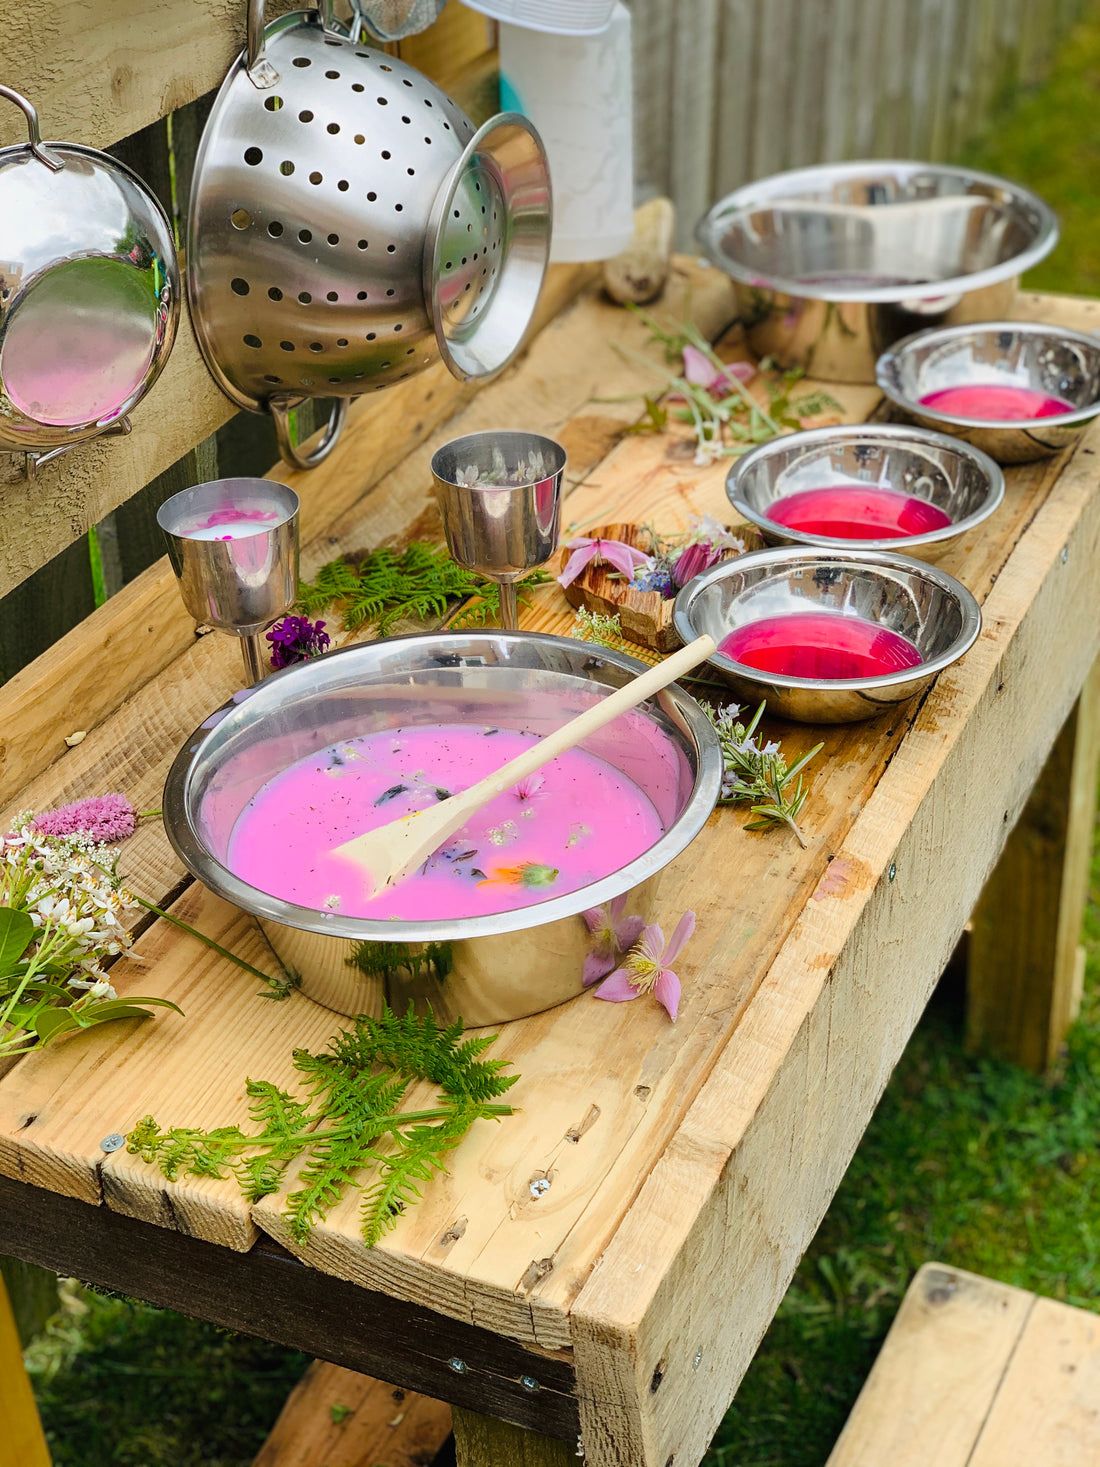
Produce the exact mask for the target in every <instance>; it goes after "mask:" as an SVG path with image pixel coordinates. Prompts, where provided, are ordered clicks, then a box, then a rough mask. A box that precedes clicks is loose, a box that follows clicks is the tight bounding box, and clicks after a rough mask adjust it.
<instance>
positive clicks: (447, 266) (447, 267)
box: [443, 260, 451, 270]
mask: <svg viewBox="0 0 1100 1467" xmlns="http://www.w3.org/2000/svg"><path fill="white" fill-rule="evenodd" d="M443 268H444V270H449V269H450V268H451V261H450V260H448V261H447V263H446V264H445V265H444V266H443Z"/></svg>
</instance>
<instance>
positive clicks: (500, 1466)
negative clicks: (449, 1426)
mask: <svg viewBox="0 0 1100 1467" xmlns="http://www.w3.org/2000/svg"><path fill="white" fill-rule="evenodd" d="M454 1427H455V1451H456V1456H457V1458H458V1467H575V1464H576V1461H577V1454H576V1452H575V1451H574V1450H573V1448H572V1447H571V1446H569V1445H567V1444H566V1443H565V1442H561V1441H555V1440H554V1439H553V1438H552V1437H548V1436H540V1435H539V1434H538V1433H537V1432H533V1431H524V1430H523V1429H522V1427H519V1426H510V1425H509V1424H508V1423H507V1422H505V1421H496V1420H494V1419H493V1417H491V1416H479V1415H478V1414H477V1413H476V1412H474V1411H463V1410H461V1409H458V1410H456V1411H455V1413H454Z"/></svg>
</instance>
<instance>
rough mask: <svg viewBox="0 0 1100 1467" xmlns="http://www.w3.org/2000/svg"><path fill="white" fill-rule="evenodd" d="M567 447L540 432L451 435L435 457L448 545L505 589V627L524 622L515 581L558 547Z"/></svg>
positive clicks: (457, 556) (463, 561)
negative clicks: (460, 436)
mask: <svg viewBox="0 0 1100 1467" xmlns="http://www.w3.org/2000/svg"><path fill="white" fill-rule="evenodd" d="M564 472H565V449H564V448H562V446H561V444H560V443H555V442H554V440H553V439H552V438H542V437H540V436H539V435H538V434H537V433H519V432H507V431H491V432H485V433H469V434H467V435H466V437H464V438H453V439H452V440H451V442H450V443H445V444H444V445H443V447H442V448H440V449H438V450H437V451H436V452H435V454H434V455H433V456H432V478H433V479H434V480H435V493H436V498H437V500H438V501H439V514H440V518H441V519H442V521H443V534H444V535H445V536H446V540H447V548H448V550H450V552H451V555H452V556H453V558H454V559H455V560H456V561H457V562H458V564H459V565H461V566H465V568H466V569H467V570H472V571H477V572H478V573H479V574H480V575H483V576H487V577H488V579H489V580H491V581H496V582H497V584H498V585H499V586H500V624H501V626H502V627H503V628H504V629H505V630H507V631H515V630H516V629H517V628H518V626H519V609H518V606H517V603H516V582H517V581H518V580H520V579H521V578H522V577H523V576H525V575H526V574H527V572H528V571H532V570H534V569H536V567H538V566H540V565H545V564H546V562H547V561H548V560H549V559H550V557H551V556H552V555H553V553H554V551H555V550H556V549H557V544H558V523H559V518H560V511H561V481H562V475H563V473H564Z"/></svg>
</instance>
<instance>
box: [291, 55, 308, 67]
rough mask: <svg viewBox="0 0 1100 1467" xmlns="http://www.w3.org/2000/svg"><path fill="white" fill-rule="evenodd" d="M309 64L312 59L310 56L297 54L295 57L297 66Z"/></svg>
mask: <svg viewBox="0 0 1100 1467" xmlns="http://www.w3.org/2000/svg"><path fill="white" fill-rule="evenodd" d="M309 64H310V61H309V57H308V56H295V58H294V65H295V66H308V65H309Z"/></svg>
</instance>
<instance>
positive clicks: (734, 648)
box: [718, 611, 922, 682]
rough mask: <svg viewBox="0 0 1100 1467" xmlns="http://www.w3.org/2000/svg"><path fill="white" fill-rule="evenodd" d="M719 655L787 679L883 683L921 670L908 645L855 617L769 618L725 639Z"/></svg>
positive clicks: (797, 615) (821, 614)
mask: <svg viewBox="0 0 1100 1467" xmlns="http://www.w3.org/2000/svg"><path fill="white" fill-rule="evenodd" d="M718 650H719V652H721V653H722V654H723V655H724V656H726V657H729V658H731V659H732V660H733V661H734V662H741V663H743V664H744V665H745V666H746V667H756V668H759V669H760V671H761V672H777V673H780V674H782V675H783V676H785V677H807V678H818V679H820V680H821V681H823V682H827V681H829V680H831V679H838V678H854V677H882V676H883V675H884V674H886V673H892V672H901V671H903V670H904V669H905V668H907V667H919V666H920V663H921V660H922V659H921V655H920V653H919V652H918V651H917V649H916V647H914V646H913V644H912V642H910V641H908V640H907V639H906V638H905V637H901V636H899V635H898V633H897V632H892V631H890V630H888V629H887V628H886V627H879V626H875V625H874V623H873V622H869V621H864V620H863V618H862V617H858V616H844V615H840V614H838V613H835V612H834V613H830V612H822V611H804V612H795V613H794V614H792V615H791V616H768V617H764V618H762V619H761V620H760V621H754V622H750V623H749V625H747V626H743V627H738V628H737V630H736V631H735V632H730V634H729V636H728V637H723V639H722V641H721V642H720V643H719V644H718Z"/></svg>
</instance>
